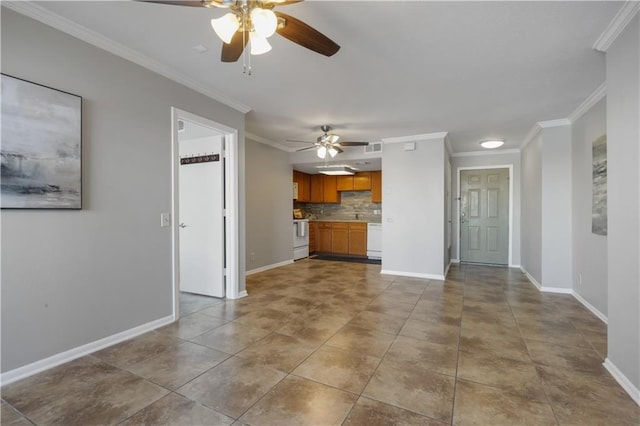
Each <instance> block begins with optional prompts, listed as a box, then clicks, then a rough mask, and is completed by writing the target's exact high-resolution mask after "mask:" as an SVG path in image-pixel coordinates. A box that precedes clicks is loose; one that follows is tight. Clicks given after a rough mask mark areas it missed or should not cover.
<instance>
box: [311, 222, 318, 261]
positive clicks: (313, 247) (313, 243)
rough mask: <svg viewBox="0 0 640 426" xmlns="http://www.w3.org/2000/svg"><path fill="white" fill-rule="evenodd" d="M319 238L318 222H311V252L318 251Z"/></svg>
mask: <svg viewBox="0 0 640 426" xmlns="http://www.w3.org/2000/svg"><path fill="white" fill-rule="evenodd" d="M317 238H318V222H309V254H312V253H315V252H316V246H317V244H318V242H317Z"/></svg>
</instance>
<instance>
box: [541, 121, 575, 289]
mask: <svg viewBox="0 0 640 426" xmlns="http://www.w3.org/2000/svg"><path fill="white" fill-rule="evenodd" d="M541 137H542V241H541V249H542V281H540V283H541V284H542V285H543V286H544V287H554V288H564V289H570V288H571V126H569V125H566V126H557V127H546V128H543V129H542V131H541Z"/></svg>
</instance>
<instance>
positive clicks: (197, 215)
mask: <svg viewBox="0 0 640 426" xmlns="http://www.w3.org/2000/svg"><path fill="white" fill-rule="evenodd" d="M189 125H191V126H197V125H196V124H192V123H187V126H189ZM200 127H202V126H200ZM202 129H204V130H208V129H206V128H204V127H202ZM197 135H198V137H196V138H194V139H189V138H185V139H183V138H182V137H181V138H180V140H179V153H180V158H181V160H182V161H181V162H180V163H181V164H180V166H179V207H180V212H179V225H178V226H179V227H180V291H185V292H189V293H196V294H202V295H206V296H213V297H224V296H225V280H224V256H225V255H224V247H225V240H224V167H223V153H222V148H223V136H220V135H218V134H216V133H215V132H214V131H212V130H211V131H210V135H209V136H202V134H200V133H197ZM215 155H217V156H218V157H217V160H216V161H203V162H199V161H198V160H197V158H200V159H202V160H210V159H211V157H213V158H216V157H214V156H215ZM207 157H209V158H207ZM187 158H192V159H193V158H195V160H190V161H189V162H186V161H184V160H185V159H187ZM185 163H186V164H185Z"/></svg>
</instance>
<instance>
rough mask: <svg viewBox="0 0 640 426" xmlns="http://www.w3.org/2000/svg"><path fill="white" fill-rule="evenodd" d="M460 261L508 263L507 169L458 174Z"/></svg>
mask: <svg viewBox="0 0 640 426" xmlns="http://www.w3.org/2000/svg"><path fill="white" fill-rule="evenodd" d="M460 261H461V262H472V263H488V264H497V265H506V264H508V262H509V169H484V170H462V171H461V172H460Z"/></svg>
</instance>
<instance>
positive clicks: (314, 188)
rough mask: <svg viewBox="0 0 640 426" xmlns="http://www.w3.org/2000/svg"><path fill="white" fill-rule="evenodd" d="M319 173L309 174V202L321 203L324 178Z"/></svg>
mask: <svg viewBox="0 0 640 426" xmlns="http://www.w3.org/2000/svg"><path fill="white" fill-rule="evenodd" d="M322 176H323V175H321V174H317V175H309V189H310V196H309V202H311V203H322V202H323V201H324V185H323V183H324V180H323V179H322Z"/></svg>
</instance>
